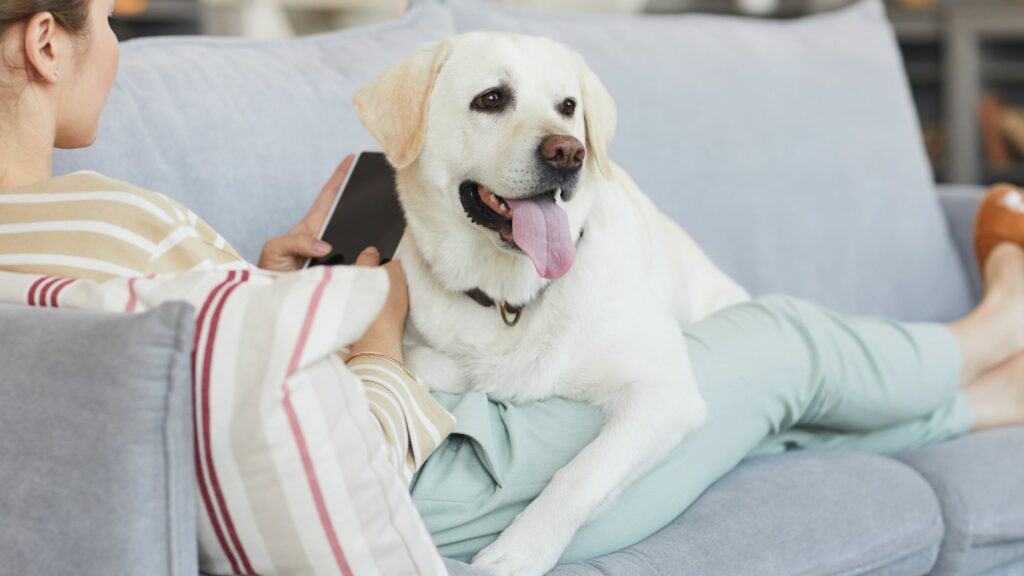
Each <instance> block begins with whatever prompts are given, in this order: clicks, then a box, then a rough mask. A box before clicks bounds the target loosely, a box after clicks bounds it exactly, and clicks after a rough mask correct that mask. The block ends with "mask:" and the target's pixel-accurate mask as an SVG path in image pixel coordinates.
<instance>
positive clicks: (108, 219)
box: [0, 172, 455, 484]
mask: <svg viewBox="0 0 1024 576" xmlns="http://www.w3.org/2000/svg"><path fill="white" fill-rule="evenodd" d="M248 267H252V264H249V263H247V262H246V261H245V260H244V259H242V257H241V256H239V255H238V252H236V251H235V249H234V248H232V247H231V245H230V244H228V242H227V241H226V240H225V239H224V237H222V236H221V235H220V234H218V233H217V232H216V231H215V230H214V229H213V228H211V227H210V226H209V225H208V224H206V222H204V221H203V220H202V219H201V218H199V217H198V216H196V214H195V213H193V212H192V211H191V210H189V209H188V208H186V207H184V206H182V205H181V204H180V203H178V202H176V201H174V200H172V199H170V198H168V197H166V196H164V195H162V194H158V193H156V192H152V191H149V190H146V189H143V188H139V187H137V186H133V185H131V184H128V183H126V182H121V181H119V180H114V179H112V178H107V177H106V176H102V175H100V174H97V173H95V172H76V173H74V174H68V175H65V176H58V177H55V178H51V179H49V180H45V181H42V182H37V183H35V184H31V185H28V186H22V187H19V188H8V189H0V270H6V271H10V272H23V273H31V274H49V275H54V276H64V277H67V278H87V279H90V280H98V281H103V280H108V279H110V278H113V277H116V276H145V275H148V274H167V273H174V272H183V271H186V270H192V269H202V268H220V269H226V268H248ZM348 365H349V367H350V368H351V370H352V371H353V373H355V374H356V375H357V376H358V377H359V378H360V380H362V382H363V384H364V386H365V389H366V395H367V400H368V401H369V403H370V409H371V411H372V412H373V414H374V416H375V417H376V418H377V420H378V422H379V423H380V425H381V429H382V430H383V431H384V435H385V436H386V437H387V440H388V443H389V445H390V446H391V447H392V449H393V458H392V461H393V462H394V463H395V465H396V469H397V470H399V472H400V474H401V475H402V477H403V478H404V479H405V481H406V483H407V484H408V483H409V482H410V481H411V480H412V476H413V474H414V473H415V471H416V470H418V469H419V467H420V466H422V465H423V463H424V462H426V460H427V457H428V456H430V454H431V453H433V451H434V450H435V449H437V447H438V445H440V443H441V442H442V441H443V440H444V439H445V438H446V437H447V436H448V434H449V433H450V432H451V430H452V427H453V426H454V424H455V419H454V417H452V415H451V414H449V413H448V412H447V411H446V410H445V409H444V408H443V407H442V406H441V405H440V404H438V403H437V401H435V400H434V399H433V398H432V397H431V396H430V394H429V393H428V392H427V388H426V386H425V385H424V384H423V382H422V381H420V380H419V379H418V378H416V377H415V375H413V374H412V373H411V372H409V371H408V370H407V369H406V368H405V367H404V366H402V365H401V364H399V363H398V362H396V361H394V360H391V359H388V358H387V357H386V356H383V355H376V354H360V355H356V356H354V357H353V358H350V359H349V362H348Z"/></svg>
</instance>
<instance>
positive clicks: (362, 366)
mask: <svg viewBox="0 0 1024 576" xmlns="http://www.w3.org/2000/svg"><path fill="white" fill-rule="evenodd" d="M346 364H347V365H348V367H349V370H351V371H352V373H353V374H355V375H356V376H357V377H358V378H359V379H360V380H362V382H363V385H364V386H365V388H366V395H367V398H368V399H369V401H370V410H371V411H373V414H374V416H375V417H376V418H377V420H378V422H380V425H381V429H382V430H383V431H384V435H385V436H386V437H387V439H388V443H389V444H391V445H392V446H393V447H394V448H395V454H394V463H395V467H396V469H397V470H399V471H401V474H402V477H403V478H404V479H405V482H406V484H409V483H411V482H412V477H413V475H414V474H415V473H416V471H417V470H419V469H420V467H421V466H423V463H424V462H426V461H427V458H428V457H429V456H430V455H431V454H433V452H434V450H436V449H437V447H438V446H440V444H441V442H442V441H443V440H444V439H445V438H447V437H448V435H449V434H450V433H451V431H452V428H453V427H454V426H455V418H454V417H453V416H452V415H451V414H449V413H448V411H447V410H445V409H444V408H443V407H442V406H441V405H440V404H438V403H437V401H436V400H434V398H433V397H432V396H431V395H430V393H429V392H428V391H427V386H426V385H425V384H424V383H423V381H422V380H420V379H419V378H418V377H416V376H415V375H414V374H413V373H412V372H410V371H409V370H408V369H407V368H406V367H405V366H403V365H402V364H400V363H399V362H398V361H396V360H394V359H392V358H390V357H388V356H385V355H383V354H376V353H373V352H363V353H359V354H355V355H353V356H352V357H350V358H349V359H348V361H347V362H346Z"/></svg>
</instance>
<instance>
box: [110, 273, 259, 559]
mask: <svg viewBox="0 0 1024 576" xmlns="http://www.w3.org/2000/svg"><path fill="white" fill-rule="evenodd" d="M234 279H235V272H229V273H228V276H227V278H225V279H224V281H223V282H221V283H220V284H217V286H216V287H214V289H213V290H211V291H210V294H209V295H208V296H207V297H206V301H205V302H203V307H202V309H200V311H199V316H197V317H196V334H195V338H194V341H193V343H192V414H193V416H192V432H193V437H194V438H195V450H194V457H195V467H196V479H197V480H198V481H199V494H200V495H201V496H202V498H203V507H204V508H205V509H206V516H207V517H208V518H209V519H210V524H211V525H212V526H213V533H214V535H215V536H216V537H217V542H218V543H219V544H220V549H221V550H223V551H224V556H226V557H227V559H228V562H230V563H231V571H232V572H233V573H234V574H239V573H241V571H242V570H241V568H239V566H238V560H237V559H236V558H235V554H234V552H232V550H231V547H230V546H228V542H227V539H226V538H225V537H224V530H223V528H221V525H220V520H219V519H218V518H217V513H216V511H215V510H214V509H213V502H212V501H211V499H210V490H209V487H208V486H207V485H206V477H205V474H204V472H203V459H202V457H201V454H202V450H203V446H202V445H201V443H200V438H202V436H201V435H200V433H199V417H198V413H197V412H196V398H198V396H199V390H198V388H199V383H200V381H201V380H200V378H199V373H200V370H201V368H202V367H200V366H198V365H196V351H197V350H198V349H199V338H200V337H201V336H202V334H203V328H204V327H205V321H206V314H207V313H208V312H209V311H210V306H211V305H212V304H213V301H214V299H216V298H217V296H218V295H219V294H220V293H221V291H222V290H223V289H224V287H225V286H227V285H228V284H229V283H231V282H232V281H233V280H234ZM130 285H131V283H130V282H129V286H130ZM203 360H204V362H205V360H206V358H205V357H204V358H203Z"/></svg>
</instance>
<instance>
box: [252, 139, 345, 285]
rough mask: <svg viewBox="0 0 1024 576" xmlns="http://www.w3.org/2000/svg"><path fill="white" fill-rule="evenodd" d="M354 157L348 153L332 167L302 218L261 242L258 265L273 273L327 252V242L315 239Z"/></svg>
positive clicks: (296, 267)
mask: <svg viewBox="0 0 1024 576" xmlns="http://www.w3.org/2000/svg"><path fill="white" fill-rule="evenodd" d="M354 160H355V156H354V155H352V154H349V155H348V156H345V159H344V160H342V161H341V164H338V167H337V168H335V169H334V173H333V174H331V177H330V178H329V179H328V180H327V183H326V184H324V187H323V188H322V189H320V194H319V195H318V196H317V197H316V200H314V201H313V206H312V207H310V209H309V212H307V213H306V215H305V216H303V217H302V220H300V221H299V223H298V224H296V225H295V227H294V228H292V229H291V230H289V231H288V232H287V233H286V234H284V235H282V236H277V237H276V238H271V239H270V240H267V242H266V243H265V244H264V245H263V252H262V253H261V254H260V261H259V264H258V265H259V267H260V268H263V269H264V270H271V271H274V272H290V271H292V270H298V269H300V268H302V266H303V265H304V264H305V263H306V260H308V259H310V258H321V257H323V256H326V255H327V254H329V253H330V252H331V245H330V244H328V243H327V242H324V241H322V240H320V239H318V238H317V236H318V235H319V234H320V230H321V229H323V227H324V222H325V221H326V220H327V214H328V213H329V212H330V211H331V207H332V206H334V199H335V198H337V197H338V192H339V191H340V190H341V185H342V183H344V182H345V177H346V176H347V175H348V171H349V170H350V169H351V168H352V162H353V161H354Z"/></svg>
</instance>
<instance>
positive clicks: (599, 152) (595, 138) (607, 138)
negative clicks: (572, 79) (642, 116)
mask: <svg viewBox="0 0 1024 576" xmlns="http://www.w3.org/2000/svg"><path fill="white" fill-rule="evenodd" d="M577 66H578V71H579V81H580V94H582V96H583V122H584V124H585V125H586V130H587V150H588V152H589V153H590V154H592V155H593V158H594V159H595V160H596V161H597V167H598V168H599V169H600V170H601V173H602V174H604V176H605V178H608V179H609V180H610V179H611V178H612V164H611V161H609V160H608V147H609V146H611V144H612V138H614V137H615V125H616V123H617V122H618V111H617V110H616V108H615V100H614V99H613V98H612V95H611V94H610V93H609V92H608V89H607V88H605V87H604V84H602V83H601V80H600V79H598V77H597V74H594V71H593V70H591V69H590V67H589V66H587V63H586V62H585V61H584V60H583V57H582V56H579V55H577Z"/></svg>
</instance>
